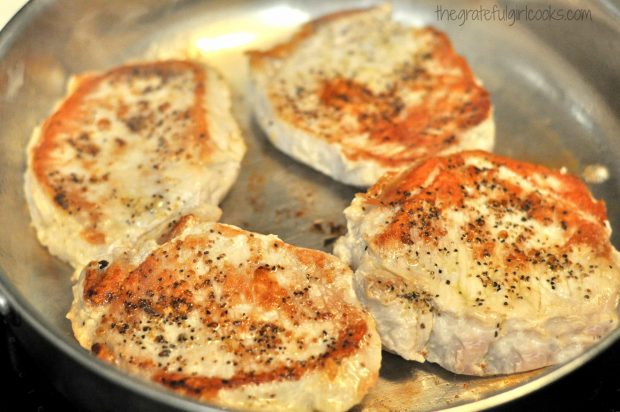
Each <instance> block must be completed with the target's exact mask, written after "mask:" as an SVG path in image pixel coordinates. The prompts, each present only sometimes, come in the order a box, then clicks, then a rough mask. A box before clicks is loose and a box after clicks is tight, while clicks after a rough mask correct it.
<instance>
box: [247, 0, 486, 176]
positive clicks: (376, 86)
mask: <svg viewBox="0 0 620 412" xmlns="http://www.w3.org/2000/svg"><path fill="white" fill-rule="evenodd" d="M250 69H251V79H252V94H253V104H254V110H255V116H256V119H257V121H258V122H259V124H260V125H261V127H262V128H263V130H264V131H265V132H266V134H267V137H268V138H269V139H270V140H271V142H272V143H273V144H274V145H275V146H276V147H278V148H279V149H280V150H282V151H283V152H285V153H287V154H288V155H290V156H292V157H294V158H295V159H297V160H299V161H301V162H303V163H306V164H308V165H309V166H311V167H313V168H315V169H316V170H319V171H321V172H323V173H325V174H327V175H329V176H331V177H333V178H334V179H336V180H339V181H341V182H344V183H347V184H352V185H357V186H370V185H372V184H374V183H375V182H376V181H377V180H378V179H379V177H380V176H381V175H382V174H383V173H385V172H386V171H388V170H402V169H404V168H407V167H409V166H411V165H412V164H413V163H415V162H416V161H419V160H420V159H423V158H425V157H428V156H432V155H436V154H447V153H452V152H456V151H460V150H466V149H481V150H491V149H492V148H493V144H494V137H495V127H494V122H493V115H492V106H491V100H490V98H489V94H488V93H487V91H486V90H485V89H484V88H483V87H482V85H481V84H480V82H479V81H478V80H477V79H476V77H475V76H474V74H473V73H472V71H471V69H470V68H469V66H468V64H467V62H466V61H465V59H464V58H463V57H461V56H459V55H458V54H457V53H456V52H455V51H454V49H453V47H452V45H451V44H450V41H449V40H448V37H447V36H446V35H445V34H444V33H442V32H440V31H438V30H436V29H434V28H431V27H424V28H414V27H408V26H405V25H403V24H401V23H398V22H396V21H393V20H392V19H391V8H390V6H389V5H383V6H378V7H374V8H369V9H362V10H353V11H344V12H339V13H334V14H330V15H327V16H324V17H321V18H319V19H317V20H314V21H311V22H309V23H307V24H305V25H304V26H303V27H302V28H301V29H300V30H299V31H298V32H297V33H296V34H295V35H294V36H293V37H292V38H290V39H289V40H288V41H286V42H284V43H282V44H279V45H277V46H275V47H273V48H271V49H269V50H265V51H254V52H251V53H250Z"/></svg>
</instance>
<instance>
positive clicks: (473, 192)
mask: <svg viewBox="0 0 620 412" xmlns="http://www.w3.org/2000/svg"><path fill="white" fill-rule="evenodd" d="M345 215H346V217H347V221H348V233H347V235H346V236H344V237H342V238H340V239H339V240H338V242H337V244H336V246H335V254H336V255H338V256H340V257H341V258H343V259H344V260H345V261H347V262H348V263H349V264H350V265H351V266H353V267H354V268H355V276H354V283H355V287H356V292H357V293H358V296H359V297H360V298H361V300H362V301H363V303H364V305H365V306H366V307H367V308H368V309H369V310H370V312H371V313H372V315H373V316H374V317H375V320H376V321H377V325H378V329H379V333H380V334H381V339H382V343H383V345H384V347H385V348H386V349H388V350H390V351H392V352H394V353H397V354H399V355H401V356H402V357H404V358H406V359H411V360H416V361H420V362H423V361H425V360H427V361H430V362H436V363H438V364H440V365H441V366H443V367H444V368H446V369H448V370H450V371H453V372H456V373H463V374H471V375H492V374H504V373H513V372H520V371H526V370H530V369H535V368H539V367H542V366H546V365H550V364H555V363H558V362H562V361H565V360H567V359H569V358H571V357H573V356H576V355H577V354H579V353H580V352H581V351H583V350H584V349H585V348H587V347H589V346H591V345H592V344H594V343H595V342H597V341H598V340H599V339H601V338H602V337H603V336H605V335H606V334H607V333H608V332H609V331H611V330H612V329H614V328H615V327H616V326H617V324H618V309H617V305H618V289H619V286H620V270H619V257H618V256H619V255H618V252H617V251H616V250H615V249H614V247H613V246H612V245H611V243H610V241H609V236H610V232H611V230H610V226H609V223H608V221H607V217H606V211H605V205H604V203H603V202H602V201H598V200H595V199H594V198H592V196H591V194H590V193H589V191H588V189H587V187H586V186H585V185H584V184H583V183H582V182H581V181H580V180H579V179H578V178H576V177H574V176H571V175H569V174H565V173H562V172H560V171H552V170H550V169H547V168H545V167H542V166H535V165H532V164H528V163H524V162H519V161H515V160H509V159H507V158H503V157H499V156H494V155H491V154H488V153H484V152H480V151H472V152H464V153H461V154H454V155H451V156H447V157H438V158H433V159H430V160H427V161H426V162H424V163H423V164H421V165H420V166H418V167H414V168H412V169H410V170H407V171H405V172H402V173H391V174H388V175H386V176H385V177H384V178H382V179H381V180H380V181H379V182H378V183H377V184H376V185H375V186H373V187H372V188H370V189H369V190H368V192H367V193H365V194H358V195H357V196H356V197H355V199H354V200H353V202H352V204H351V206H350V207H348V208H347V209H346V210H345Z"/></svg>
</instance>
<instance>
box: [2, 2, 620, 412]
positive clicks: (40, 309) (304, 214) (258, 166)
mask: <svg viewBox="0 0 620 412" xmlns="http://www.w3.org/2000/svg"><path fill="white" fill-rule="evenodd" d="M367 4H368V2H353V1H341V0H337V1H329V2H327V1H326V2H318V1H317V2H300V1H297V2H295V1H291V2H288V3H287V2H278V1H273V0H271V1H255V2H249V1H238V0H237V1H228V2H224V1H209V2H206V1H181V0H179V1H155V0H133V1H116V0H114V1H104V0H91V1H87V2H76V1H70V0H65V1H62V0H58V1H52V0H34V1H33V2H31V3H29V4H28V6H27V7H26V8H25V9H23V10H22V11H21V12H20V13H19V14H18V16H17V17H16V18H15V19H13V21H11V23H10V24H9V25H8V26H7V27H6V29H5V30H3V31H2V33H0V126H1V127H0V145H1V146H0V202H1V203H0V204H2V206H3V207H2V212H1V213H0V230H1V232H0V233H2V236H1V238H0V268H1V273H0V296H2V297H3V298H5V299H2V298H0V310H1V311H3V312H4V313H5V314H6V313H8V315H7V316H8V317H9V318H10V319H11V320H12V322H13V323H14V324H15V326H14V330H15V332H16V333H17V334H18V336H19V337H20V339H21V340H23V341H24V342H25V344H26V345H27V347H28V349H29V350H30V351H31V352H32V354H33V355H35V356H36V357H37V358H38V359H39V360H40V362H41V369H42V372H43V373H47V374H49V376H50V379H53V380H54V382H55V384H56V385H57V386H58V387H59V389H60V390H61V391H62V392H64V393H65V394H67V396H69V397H70V398H71V399H73V400H74V401H75V402H76V403H77V404H79V405H81V406H83V407H86V408H89V409H92V410H115V409H127V407H128V405H130V408H131V409H132V410H151V411H152V410H175V409H178V410H210V408H208V407H207V406H204V405H201V404H198V403H196V402H193V401H191V400H187V399H183V398H180V397H178V396H176V395H173V394H170V393H168V392H166V391H165V390H163V389H161V388H159V387H157V386H154V385H150V384H146V383H143V382H140V381H137V380H134V379H132V378H130V377H127V376H125V375H124V374H122V373H120V372H118V371H116V370H115V369H113V368H112V367H110V366H108V365H104V364H102V363H100V362H98V361H96V360H95V359H94V358H93V357H91V356H90V355H89V354H88V353H87V352H85V351H84V350H82V349H81V348H80V347H79V346H78V345H77V343H76V342H75V341H74V339H73V337H72V334H71V330H70V326H69V323H68V321H67V320H66V319H65V317H64V315H65V313H66V311H67V309H68V307H69V304H70V301H71V285H70V282H69V273H70V269H69V267H67V266H66V265H64V264H62V263H61V262H59V261H57V260H56V259H54V258H51V257H50V256H49V255H48V253H47V251H46V250H45V249H44V248H42V247H41V246H39V244H38V242H37V241H36V237H35V235H34V232H33V230H32V228H30V226H29V216H28V212H27V210H26V206H25V201H24V196H23V193H22V173H23V170H24V162H25V145H26V142H27V141H28V138H29V136H30V133H31V131H32V129H33V128H34V126H35V125H36V124H37V123H39V122H40V121H41V120H42V119H43V118H44V117H45V116H46V115H47V114H48V113H49V111H50V110H51V108H52V107H53V105H54V103H55V102H56V101H57V100H58V99H59V98H61V97H62V95H63V93H64V89H65V84H66V80H67V78H68V77H69V76H70V75H71V74H74V73H79V72H83V71H87V70H99V69H105V68H108V67H111V66H114V65H117V64H120V63H123V62H126V61H129V60H136V59H142V58H157V57H169V56H179V55H182V56H189V57H193V58H201V59H205V60H206V61H207V62H209V63H211V64H213V65H214V66H216V67H218V68H220V70H221V71H222V72H223V74H224V75H225V76H226V77H227V78H228V80H229V82H230V83H231V85H232V86H233V88H234V91H235V102H236V116H237V117H238V119H239V121H240V122H241V124H242V125H243V127H244V131H245V135H246V138H247V141H248V146H249V151H248V156H247V158H246V159H245V161H244V163H243V172H242V175H241V176H240V179H239V181H238V182H237V184H236V185H235V187H234V189H233V191H232V192H231V193H230V195H229V196H228V198H227V199H226V201H225V202H224V204H223V206H222V207H223V209H224V216H223V221H224V222H227V223H232V224H236V225H240V226H243V227H245V228H247V229H251V230H256V231H259V232H264V233H276V234H278V235H280V236H281V237H282V238H283V239H284V240H285V241H288V242H291V243H293V244H297V245H300V246H306V247H313V248H319V249H324V250H330V249H331V241H332V240H333V237H334V236H336V235H337V232H338V231H339V229H340V225H341V224H343V223H344V219H343V216H342V213H341V212H342V209H343V208H344V207H345V206H346V205H347V204H348V203H349V201H350V200H351V198H352V196H353V194H354V193H355V189H354V188H351V187H346V186H343V185H340V184H338V183H336V182H333V181H332V180H330V179H329V178H327V177H324V176H322V175H320V174H318V173H315V172H313V171H312V170H310V169H308V168H307V167H305V166H303V165H300V164H298V163H296V162H294V161H292V160H290V159H289V158H287V157H286V156H284V155H282V154H280V153H279V152H278V151H277V150H275V149H274V148H273V147H271V145H270V144H269V143H268V142H267V141H266V140H265V138H264V136H263V135H262V133H261V132H260V130H259V129H258V127H257V126H256V124H255V122H254V121H253V119H252V117H251V115H250V110H249V107H248V102H247V100H246V99H245V94H244V88H245V82H246V75H247V73H246V66H245V61H244V57H243V56H242V53H241V52H242V51H243V50H244V49H246V48H256V47H264V46H267V45H268V44H270V43H271V42H273V41H276V40H277V39H279V38H281V37H282V36H285V35H286V34H287V33H289V32H290V31H291V30H292V29H293V28H294V27H295V26H297V25H298V24H300V23H301V22H303V21H305V20H307V19H309V18H311V17H314V16H318V15H321V14H324V13H327V12H330V11H334V10H338V9H343V8H352V7H359V6H363V5H367ZM507 4H508V3H507ZM494 5H496V6H497V7H498V8H499V9H500V10H501V9H503V8H504V6H505V3H503V2H486V1H485V2H476V1H452V2H448V1H437V0H434V1H425V0H418V1H415V2H413V1H402V2H399V1H395V2H394V9H395V11H396V13H395V15H396V17H397V18H398V19H400V20H404V21H407V22H409V23H414V24H433V25H436V26H438V27H440V28H442V29H444V30H446V31H447V32H448V33H449V34H450V36H451V38H452V40H453V42H454V43H455V46H456V48H457V50H458V51H459V52H460V53H461V54H463V55H465V56H466V57H467V58H468V60H469V61H470V63H471V65H472V66H473V68H474V71H475V72H476V73H477V75H478V76H479V77H480V78H481V79H482V80H483V81H484V82H485V85H486V86H487V88H488V89H489V90H490V91H491V94H492V99H493V102H494V105H495V107H496V114H495V116H496V123H497V126H498V132H497V136H498V138H497V140H498V145H497V152H498V153H502V154H507V155H511V156H514V157H516V158H519V159H525V160H529V161H533V162H537V163H542V164H545V165H548V166H552V167H561V166H564V167H567V168H568V169H569V170H570V171H571V172H573V173H577V174H581V173H583V171H584V169H586V167H587V166H590V165H594V164H598V165H601V166H603V167H605V168H606V169H607V170H608V172H609V175H610V178H609V179H607V180H606V181H605V182H603V183H601V184H593V185H591V188H592V190H593V191H594V193H595V195H596V196H597V197H601V198H604V199H605V200H606V202H607V205H608V211H609V217H610V220H611V222H612V226H613V227H614V229H615V235H614V238H613V241H614V243H615V245H616V246H617V247H618V246H620V201H619V199H620V180H619V176H620V99H618V97H617V96H619V95H620V13H619V12H618V8H617V6H614V5H613V3H612V2H609V1H605V2H585V1H584V2H578V1H574V0H557V1H555V2H553V5H552V7H554V8H555V9H556V10H557V9H564V10H568V9H571V10H575V9H584V10H588V11H589V13H590V16H591V19H586V20H582V21H569V20H561V21H560V20H557V21H523V20H521V21H517V22H515V24H511V22H510V21H500V20H498V19H496V21H478V20H473V18H472V17H470V19H469V20H468V21H467V22H464V23H463V21H462V20H452V21H448V20H447V17H443V18H442V19H441V20H440V19H439V17H440V16H442V14H441V13H442V11H443V10H449V9H454V10H455V11H456V12H457V13H458V12H460V10H461V9H465V10H475V9H478V8H479V7H480V6H482V7H483V8H487V9H492V8H493V7H494ZM527 6H528V7H529V8H530V9H544V8H547V7H548V3H547V2H545V3H536V2H528V3H527ZM508 7H509V8H513V9H519V8H524V7H525V3H516V2H510V3H509V4H508ZM440 8H441V9H440ZM438 10H439V12H438ZM443 16H445V14H443ZM470 16H473V14H471V13H470ZM461 23H463V24H461ZM3 301H6V302H5V303H6V304H3V303H2V302H3ZM619 336H620V330H617V331H615V332H614V333H613V334H612V335H611V336H609V337H608V338H607V339H605V340H604V341H602V342H601V343H600V344H599V345H597V346H596V347H594V348H592V349H591V350H590V351H588V352H587V353H584V354H583V355H581V356H580V357H579V358H577V359H574V360H573V361H571V362H569V363H567V364H564V365H560V366H558V367H553V368H547V369H543V370H539V371H534V372H531V373H526V374H520V375H514V376H509V377H493V378H486V379H479V378H467V377H461V376H456V375H452V374H450V373H447V372H445V371H443V370H442V369H440V368H438V367H435V366H433V365H419V364H416V363H411V362H405V361H403V360H401V359H400V358H398V357H395V356H391V355H389V354H385V356H384V357H385V359H384V362H383V366H382V377H381V380H380V382H379V384H378V385H377V386H376V387H375V388H374V389H373V391H372V392H371V393H370V394H369V396H368V397H367V398H366V399H365V401H364V403H363V404H362V405H360V406H359V407H358V408H357V409H359V410H399V411H400V410H429V409H446V408H452V407H455V408H460V409H464V410H468V409H470V410H471V409H475V410H478V409H482V408H485V407H488V406H492V405H497V404H499V403H502V402H505V401H507V400H509V399H512V398H515V397H518V396H523V395H525V394H527V393H528V392H530V391H532V390H535V389H537V388H539V387H542V386H544V385H546V384H547V383H549V382H552V381H554V380H556V379H558V378H559V377H561V376H562V375H564V374H566V373H569V372H570V371H572V370H574V369H575V368H577V367H578V366H580V365H581V364H583V363H585V362H587V361H588V360H589V359H591V358H592V357H593V356H596V355H597V354H598V353H600V352H601V351H603V350H604V349H605V348H606V347H607V346H609V345H611V344H612V343H613V342H615V341H616V340H617V339H618V337H619Z"/></svg>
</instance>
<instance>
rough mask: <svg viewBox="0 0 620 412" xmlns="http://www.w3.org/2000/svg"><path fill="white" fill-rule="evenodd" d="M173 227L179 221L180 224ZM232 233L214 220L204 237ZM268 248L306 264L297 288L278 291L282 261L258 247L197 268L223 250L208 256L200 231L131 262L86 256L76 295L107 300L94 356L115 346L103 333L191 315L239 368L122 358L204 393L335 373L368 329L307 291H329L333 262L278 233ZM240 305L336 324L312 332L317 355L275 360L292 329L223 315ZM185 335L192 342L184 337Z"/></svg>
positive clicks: (341, 305)
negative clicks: (243, 265)
mask: <svg viewBox="0 0 620 412" xmlns="http://www.w3.org/2000/svg"><path fill="white" fill-rule="evenodd" d="M179 224H180V225H181V226H183V225H184V223H183V222H179ZM172 230H173V231H174V228H173V229H172ZM241 233H242V232H240V231H238V230H237V229H235V228H231V227H229V226H225V225H216V226H215V229H214V230H213V233H211V234H213V235H218V236H225V237H233V236H237V235H239V234H241ZM256 242H257V241H256V240H254V239H253V238H252V236H250V237H249V243H250V246H249V247H250V248H254V247H257V246H256V245H257V243H256ZM269 248H273V249H274V250H277V249H281V248H284V249H286V253H291V254H292V256H295V257H297V258H298V259H299V265H297V267H303V268H304V270H307V271H308V273H307V274H306V275H305V277H306V282H301V283H300V284H298V285H296V287H295V289H294V290H288V289H284V288H283V287H281V286H280V285H279V284H278V282H277V281H276V279H275V277H274V275H275V273H276V272H277V271H279V270H284V269H285V268H284V267H280V266H269V265H267V264H265V263H263V262H262V261H261V258H260V256H261V255H260V254H258V255H254V254H253V259H254V260H253V261H252V262H251V264H249V265H248V266H247V268H248V269H247V270H245V271H241V270H240V269H239V268H238V267H233V266H232V265H230V264H228V263H224V264H223V265H224V269H221V266H219V269H218V266H210V269H209V270H208V272H207V273H198V272H196V271H195V270H194V268H195V267H196V263H197V262H199V261H200V262H204V263H206V264H207V267H209V265H210V264H211V263H213V262H214V261H218V262H219V261H220V260H222V261H226V256H225V255H224V254H222V255H219V256H214V255H213V253H211V252H210V250H209V240H208V236H205V235H187V236H185V237H184V238H183V239H174V238H173V239H171V240H170V241H169V242H168V243H166V244H164V245H162V246H160V247H159V248H158V249H156V250H155V251H154V252H152V253H151V254H150V255H149V256H148V257H147V258H146V259H145V260H144V261H143V262H142V263H141V264H140V265H139V266H137V267H131V266H130V265H128V264H127V263H126V262H123V261H118V262H113V263H111V264H108V262H103V261H102V262H92V263H91V264H90V265H89V266H88V267H87V269H86V273H85V280H84V290H83V298H84V302H85V304H86V305H87V306H92V307H96V306H99V307H101V306H106V307H107V309H106V315H105V316H104V318H103V320H102V323H101V324H100V326H99V327H98V329H97V333H96V336H94V337H93V341H94V342H95V344H93V353H94V354H95V355H97V356H98V357H99V358H101V359H103V360H105V361H108V362H117V361H118V355H117V353H116V351H115V348H113V347H110V346H109V345H107V344H106V338H105V335H106V334H111V333H119V334H122V335H123V337H125V338H126V339H134V340H135V339H140V338H139V335H143V334H144V332H143V331H142V329H141V328H142V327H143V325H145V324H149V325H152V324H170V323H176V324H177V325H179V324H182V323H183V322H184V321H185V320H186V319H187V318H188V316H189V315H190V314H191V313H192V312H195V313H200V316H201V321H202V324H203V327H204V330H207V331H209V333H211V335H212V338H213V339H217V340H221V342H222V345H227V347H228V348H229V349H228V350H229V351H230V353H231V354H233V355H234V357H235V359H236V361H238V364H239V365H241V366H239V367H238V368H236V370H235V374H234V376H232V377H231V378H229V379H222V378H220V377H205V376H196V375H191V374H187V373H183V372H182V371H181V372H180V371H169V370H166V369H165V368H162V367H161V365H159V366H158V365H155V361H153V360H152V359H149V358H139V359H132V360H131V361H130V362H131V363H133V364H134V365H135V366H136V367H139V368H142V369H144V370H145V371H147V372H148V374H149V375H150V376H151V379H152V380H154V381H155V382H158V383H160V384H163V385H165V386H167V387H169V388H170V389H172V390H174V391H176V392H179V393H181V394H184V395H190V396H194V397H199V398H201V399H213V398H214V397H216V396H217V394H218V392H219V391H220V390H231V389H235V388H239V387H242V386H245V385H255V384H264V383H268V382H282V381H296V380H299V379H301V378H302V377H303V376H305V375H306V374H308V373H312V372H319V373H321V374H324V375H325V376H326V378H327V379H334V378H335V377H336V376H337V374H338V369H339V367H340V366H339V365H340V364H341V363H342V361H343V360H345V359H346V358H348V357H350V356H353V355H354V354H356V353H357V351H358V350H359V349H360V348H362V347H363V346H364V345H365V344H366V341H367V339H368V336H369V333H371V331H370V330H369V326H368V324H367V320H366V319H365V318H364V313H363V312H362V310H361V309H359V308H355V307H353V306H351V305H350V304H347V303H346V302H343V301H336V302H332V304H331V307H330V308H329V310H328V311H325V310H323V309H320V308H319V307H317V306H315V304H314V303H313V300H312V298H311V297H310V295H309V290H310V289H311V288H312V287H325V288H329V287H330V286H329V285H330V284H331V283H332V282H333V281H334V278H333V276H332V275H331V274H330V275H329V276H326V275H325V273H329V272H330V271H332V270H333V268H332V265H334V263H333V262H329V260H328V259H327V256H326V255H325V254H323V253H321V252H318V251H313V250H307V249H299V248H294V247H292V246H289V245H286V244H284V243H283V242H281V241H279V240H275V241H274V242H273V243H272V244H271V245H269ZM181 251H184V252H187V251H191V256H189V257H186V258H185V259H184V258H182V257H181ZM295 270H299V269H295ZM216 286H217V289H219V290H221V292H220V294H218V292H216ZM198 295H201V296H208V299H206V300H202V301H199V300H197V299H196V296H198ZM241 302H245V303H248V302H249V303H251V305H253V306H256V307H258V308H259V311H260V312H262V311H267V310H278V312H279V313H280V314H281V316H284V317H285V318H287V319H289V320H290V321H292V322H293V324H299V322H302V321H304V320H313V321H320V320H326V321H329V322H332V323H334V324H336V329H335V331H334V333H333V334H332V333H328V332H326V331H323V334H322V335H319V336H318V337H315V338H314V339H315V340H316V339H321V340H322V341H323V342H328V344H327V346H326V350H325V351H324V352H323V353H321V354H320V355H318V356H314V355H313V356H310V358H308V359H303V360H287V361H284V360H282V358H280V359H277V356H278V355H277V353H278V350H279V349H278V348H279V347H280V346H281V345H283V342H284V341H286V340H287V339H290V337H291V336H293V335H294V331H292V330H287V329H286V327H285V326H283V325H282V324H281V323H280V322H279V320H275V321H273V322H265V321H262V320H259V319H256V318H254V317H252V316H251V315H248V316H246V317H242V318H235V317H234V316H232V315H231V314H230V313H229V308H231V307H233V306H234V305H236V304H238V303H241ZM205 333H206V332H205ZM248 334H251V335H253V336H254V340H255V344H253V345H249V346H248V345H247V338H246V339H245V342H246V344H244V343H242V342H241V341H239V340H237V336H240V335H243V336H246V337H247V335H248ZM211 335H210V336H211ZM202 337H203V336H201V338H202ZM142 338H144V336H143V337H142ZM189 338H190V339H192V340H193V339H194V337H193V336H190V337H189ZM209 339H211V337H209ZM313 343H317V342H314V341H307V342H297V344H298V345H301V346H305V345H312V344H313ZM166 344H167V343H166ZM95 349H96V350H95ZM120 350H122V349H120ZM163 350H165V348H164V349H163ZM244 359H245V360H246V361H248V360H251V361H256V360H257V359H260V360H262V361H261V364H260V368H259V370H248V369H247V368H244V366H243V365H246V364H247V362H244ZM274 359H276V360H274Z"/></svg>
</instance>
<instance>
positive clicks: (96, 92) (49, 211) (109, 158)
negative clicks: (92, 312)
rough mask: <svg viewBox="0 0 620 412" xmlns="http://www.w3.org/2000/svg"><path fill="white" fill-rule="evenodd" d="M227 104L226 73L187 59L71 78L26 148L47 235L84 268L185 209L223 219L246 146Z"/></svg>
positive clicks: (36, 207)
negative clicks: (222, 210)
mask: <svg viewBox="0 0 620 412" xmlns="http://www.w3.org/2000/svg"><path fill="white" fill-rule="evenodd" d="M230 105H231V102H230V96H229V92H228V88H227V86H226V84H225V83H224V81H223V80H222V79H221V78H220V76H219V75H218V74H217V73H216V72H214V71H213V70H211V69H208V68H206V67H204V66H202V65H199V64H197V63H193V62H189V61H158V62H152V63H138V64H129V65H125V66H121V67H118V68H114V69H112V70H110V71H107V72H104V73H98V74H87V75H82V76H78V77H76V78H73V79H72V81H71V84H70V87H69V92H68V95H67V96H66V98H65V99H64V100H63V101H62V102H61V103H60V104H59V105H58V107H57V108H56V110H55V111H54V113H53V114H52V115H51V116H50V117H49V118H47V119H46V120H45V121H44V122H43V124H42V125H41V126H40V127H39V128H37V129H36V130H35V132H34V135H33V136H32V139H31V141H30V145H29V148H28V168H27V171H26V176H25V192H26V199H27V200H28V205H29V207H30V213H31V216H32V222H33V224H34V227H35V228H36V230H37V235H38V237H39V240H40V241H41V243H42V244H44V245H45V246H47V247H48V248H49V250H50V252H51V253H52V254H54V255H56V256H58V257H60V258H61V259H63V260H66V261H68V262H69V263H71V264H72V265H73V266H74V267H79V266H80V265H82V266H83V265H84V264H86V263H87V262H88V261H90V260H91V259H95V258H96V257H97V256H103V255H106V254H108V253H109V252H110V250H111V249H112V248H114V247H117V246H121V245H131V244H133V242H135V241H136V239H137V238H138V237H139V236H140V235H142V234H143V233H145V232H147V231H149V230H151V229H153V228H154V227H156V226H157V225H159V224H160V223H162V222H164V221H167V220H169V219H172V218H174V217H178V216H180V215H181V214H183V213H187V212H188V211H191V210H196V209H201V210H202V211H203V212H205V213H206V215H208V216H210V217H211V218H213V219H214V220H217V218H218V217H219V214H220V211H219V209H218V208H217V204H218V203H219V202H220V201H221V200H222V198H223V197H224V195H225V194H226V192H227V191H228V189H229V188H230V186H231V185H232V184H233V182H234V181H235V179H236V177H237V174H238V171H239V164H240V162H241V159H242V157H243V154H244V153H245V144H244V142H243V140H242V137H241V134H240V132H239V129H238V127H237V124H236V122H235V120H234V119H233V117H232V115H231V113H230Z"/></svg>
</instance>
